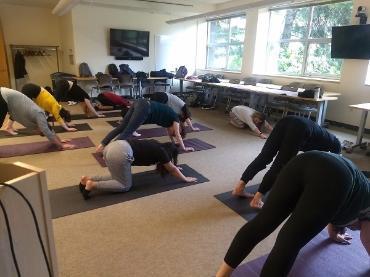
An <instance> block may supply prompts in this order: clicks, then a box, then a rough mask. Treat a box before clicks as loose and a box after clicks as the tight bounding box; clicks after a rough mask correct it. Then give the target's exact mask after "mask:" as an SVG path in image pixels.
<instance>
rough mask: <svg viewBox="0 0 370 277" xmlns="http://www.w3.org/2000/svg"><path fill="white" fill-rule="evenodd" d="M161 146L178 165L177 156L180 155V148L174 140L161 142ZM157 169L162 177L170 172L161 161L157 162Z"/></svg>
mask: <svg viewBox="0 0 370 277" xmlns="http://www.w3.org/2000/svg"><path fill="white" fill-rule="evenodd" d="M160 147H161V148H162V149H163V150H164V151H166V153H167V155H168V156H169V157H170V159H171V162H172V163H173V164H174V165H175V166H176V165H177V157H178V155H179V150H178V149H177V147H176V145H175V144H174V143H172V142H166V143H161V146H160ZM156 170H157V172H158V173H159V174H160V175H161V176H162V177H165V176H166V175H168V173H169V172H168V171H167V169H166V167H165V166H164V165H163V164H161V163H157V165H156Z"/></svg>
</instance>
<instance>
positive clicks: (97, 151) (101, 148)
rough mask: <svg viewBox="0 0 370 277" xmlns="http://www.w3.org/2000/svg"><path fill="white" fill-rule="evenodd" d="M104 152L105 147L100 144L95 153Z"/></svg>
mask: <svg viewBox="0 0 370 277" xmlns="http://www.w3.org/2000/svg"><path fill="white" fill-rule="evenodd" d="M103 150H104V145H102V144H99V145H98V146H97V147H96V149H95V152H96V153H102V152H103Z"/></svg>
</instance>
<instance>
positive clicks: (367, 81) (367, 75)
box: [365, 62, 370, 85]
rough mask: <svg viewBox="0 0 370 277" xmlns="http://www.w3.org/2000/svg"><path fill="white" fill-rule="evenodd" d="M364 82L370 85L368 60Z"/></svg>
mask: <svg viewBox="0 0 370 277" xmlns="http://www.w3.org/2000/svg"><path fill="white" fill-rule="evenodd" d="M365 84H366V85H370V62H369V66H368V67H367V74H366V80H365Z"/></svg>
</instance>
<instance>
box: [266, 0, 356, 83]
mask: <svg viewBox="0 0 370 277" xmlns="http://www.w3.org/2000/svg"><path fill="white" fill-rule="evenodd" d="M341 2H351V1H350V0H348V1H341ZM327 4H329V5H330V3H327ZM332 4H335V2H334V3H332ZM317 6H320V3H318V4H316V5H309V6H306V7H308V8H309V9H310V12H309V18H308V24H307V26H306V28H307V29H306V30H307V34H306V35H305V38H303V39H279V40H278V41H277V42H278V43H279V46H280V45H281V44H282V43H290V42H300V43H302V44H303V47H304V50H303V64H302V68H301V72H300V73H299V74H289V73H281V72H268V71H267V68H268V60H269V59H268V58H267V60H266V64H265V72H267V73H268V74H274V75H276V76H289V77H303V78H312V79H314V78H322V79H332V80H339V79H340V78H341V75H342V69H343V59H342V64H341V67H340V73H339V74H338V75H332V74H310V73H307V61H308V57H309V56H308V51H309V47H310V45H311V44H319V43H322V44H329V45H330V43H331V39H332V38H331V37H330V38H310V34H311V32H312V29H311V26H312V19H313V11H314V8H315V7H317ZM299 8H302V7H300V6H297V7H292V8H288V7H287V8H286V9H282V10H293V9H299ZM352 10H353V5H352ZM272 12H274V10H270V11H269V26H268V31H267V43H266V53H267V56H268V55H269V48H270V46H271V45H272V43H271V41H270V40H269V37H270V31H271V30H270V28H271V16H272ZM273 43H274V42H273Z"/></svg>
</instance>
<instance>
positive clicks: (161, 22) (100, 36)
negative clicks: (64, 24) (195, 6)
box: [72, 5, 196, 74]
mask: <svg viewBox="0 0 370 277" xmlns="http://www.w3.org/2000/svg"><path fill="white" fill-rule="evenodd" d="M172 18H173V16H169V15H160V14H152V13H147V12H138V11H129V10H123V9H113V8H109V7H108V8H107V7H95V6H87V5H79V6H77V7H75V8H74V9H73V11H72V22H73V31H74V40H75V41H74V42H75V58H76V64H77V65H78V64H80V63H81V62H87V63H88V64H89V66H90V69H91V71H92V73H93V74H96V73H97V72H99V71H101V72H105V71H106V67H107V65H108V64H110V63H115V64H117V65H119V64H122V63H126V64H129V65H130V67H131V68H132V69H133V70H134V71H144V72H149V71H151V70H155V68H156V64H155V52H156V51H155V49H154V47H155V43H154V42H155V36H159V35H167V36H171V38H172V39H173V40H174V41H175V42H176V44H177V45H178V43H179V42H181V44H180V46H181V47H179V51H178V52H177V53H176V54H177V55H174V54H173V53H169V54H170V55H171V56H172V57H173V59H176V60H178V63H179V64H178V65H183V63H184V62H185V61H186V62H187V64H185V65H186V66H187V67H189V68H192V67H193V68H194V67H195V48H196V25H195V23H186V24H183V25H181V26H176V25H168V24H167V23H166V20H169V19H172ZM110 28H116V29H132V30H142V31H149V32H150V43H149V45H150V46H149V48H150V49H149V57H144V60H143V61H119V60H118V61H117V60H115V59H114V57H112V56H110V55H109V29H110ZM185 51H186V52H185ZM189 53H190V55H189ZM189 56H190V57H189ZM184 57H187V58H184Z"/></svg>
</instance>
